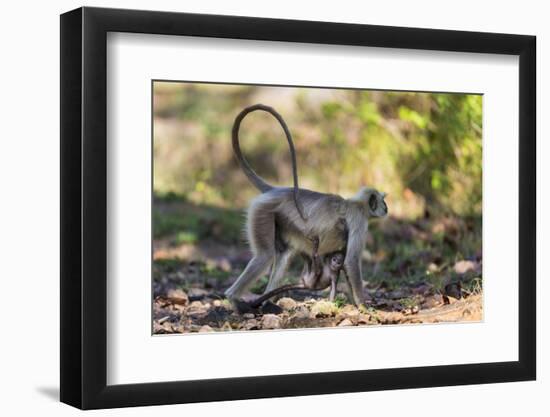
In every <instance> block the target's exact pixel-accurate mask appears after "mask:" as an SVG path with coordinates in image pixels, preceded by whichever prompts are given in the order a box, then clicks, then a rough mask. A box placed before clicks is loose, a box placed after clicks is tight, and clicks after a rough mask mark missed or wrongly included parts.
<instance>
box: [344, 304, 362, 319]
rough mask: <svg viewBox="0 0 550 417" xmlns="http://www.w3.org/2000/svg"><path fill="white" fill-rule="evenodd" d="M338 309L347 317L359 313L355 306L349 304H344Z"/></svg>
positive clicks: (355, 315)
mask: <svg viewBox="0 0 550 417" xmlns="http://www.w3.org/2000/svg"><path fill="white" fill-rule="evenodd" d="M340 311H341V313H342V314H344V315H346V316H347V317H357V316H358V315H359V310H358V309H357V307H355V306H353V305H351V304H348V305H345V306H344V307H342V309H341V310H340Z"/></svg>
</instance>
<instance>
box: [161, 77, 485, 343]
mask: <svg viewBox="0 0 550 417" xmlns="http://www.w3.org/2000/svg"><path fill="white" fill-rule="evenodd" d="M151 88H152V109H151V113H152V139H151V140H152V150H153V151H152V155H153V157H152V159H153V161H152V175H153V181H152V184H153V186H152V239H153V242H152V318H153V322H152V333H153V334H154V335H160V334H191V333H196V334H204V333H212V332H230V331H233V332H235V331H238V332H245V331H264V330H287V329H312V328H328V327H333V328H343V327H348V328H349V327H352V326H357V327H359V326H382V325H411V324H417V325H421V324H434V323H444V324H448V323H460V322H481V321H483V274H482V265H483V256H482V213H483V210H482V207H483V204H482V201H483V199H482V197H483V193H482V137H483V134H482V132H483V125H482V120H483V95H482V94H473V93H457V92H420V91H391V90H375V89H358V88H327V87H322V88H321V87H316V86H278V85H247V84H231V83H213V82H200V81H187V80H153V81H152V87H151Z"/></svg>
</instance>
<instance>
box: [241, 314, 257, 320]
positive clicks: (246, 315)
mask: <svg viewBox="0 0 550 417" xmlns="http://www.w3.org/2000/svg"><path fill="white" fill-rule="evenodd" d="M254 317H255V316H254V314H252V313H244V314H243V318H245V319H253V318H254Z"/></svg>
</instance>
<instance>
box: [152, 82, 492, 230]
mask: <svg viewBox="0 0 550 417" xmlns="http://www.w3.org/2000/svg"><path fill="white" fill-rule="evenodd" d="M260 102H261V103H264V104H268V105H271V106H273V107H275V108H276V109H277V110H278V111H279V112H280V113H281V114H282V115H283V117H284V118H285V120H286V121H287V124H288V125H289V127H290V129H291V131H292V134H293V137H294V142H295V146H296V150H297V157H298V169H299V176H300V181H301V186H302V187H304V188H309V189H314V190H318V191H322V192H329V193H337V194H341V195H343V196H348V195H351V194H353V193H354V192H356V191H357V189H358V188H359V186H361V185H371V186H373V187H376V188H378V189H380V190H384V191H385V192H387V193H388V194H389V197H388V201H389V203H390V206H391V213H392V215H394V216H397V217H400V218H410V219H414V218H417V217H418V216H422V215H423V214H424V210H425V209H426V208H429V209H430V210H431V211H437V212H444V213H454V214H458V215H479V214H481V162H482V158H481V150H482V142H481V130H482V96H480V95H466V94H433V93H415V92H388V91H365V90H340V89H315V88H285V87H258V86H246V85H219V84H217V85H216V84H190V83H171V82H156V83H155V88H154V113H155V114H154V191H155V193H156V194H158V195H159V196H167V195H173V196H179V197H182V198H186V199H189V200H190V201H192V202H195V203H197V204H208V205H215V206H220V207H231V208H242V207H245V206H246V204H247V202H248V201H249V200H250V198H251V197H253V196H254V195H256V194H257V190H255V189H254V188H253V187H252V186H250V184H249V183H248V182H247V179H246V178H245V176H244V175H243V174H242V172H241V171H240V169H239V167H238V165H237V163H236V161H235V159H234V157H233V153H232V149H231V143H230V142H231V140H230V132H231V126H232V123H233V120H234V118H235V116H236V115H237V113H238V112H239V111H240V110H242V109H243V108H244V107H246V106H248V105H250V104H254V103H260ZM241 137H242V140H241V142H242V147H243V151H244V153H245V155H246V157H247V159H248V160H249V161H250V163H251V165H252V166H253V167H254V169H255V170H256V171H257V172H258V173H259V174H260V175H261V176H262V177H265V178H266V179H267V180H268V181H270V182H272V183H275V184H279V185H290V184H291V179H292V176H291V171H290V168H291V166H290V159H289V155H288V147H287V143H286V141H285V139H284V136H283V132H282V130H281V128H280V127H279V125H278V124H277V122H276V121H275V120H274V119H273V118H272V117H271V116H270V115H268V114H264V113H261V112H258V113H254V114H253V115H251V116H248V117H247V118H246V119H245V121H244V122H243V125H242V128H241Z"/></svg>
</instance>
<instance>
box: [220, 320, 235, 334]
mask: <svg viewBox="0 0 550 417" xmlns="http://www.w3.org/2000/svg"><path fill="white" fill-rule="evenodd" d="M221 329H222V330H223V331H225V332H227V331H230V330H233V328H232V327H231V324H229V322H228V321H226V322H225V323H224V324H223V326H222V327H221Z"/></svg>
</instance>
